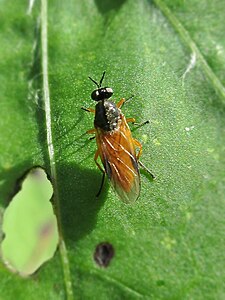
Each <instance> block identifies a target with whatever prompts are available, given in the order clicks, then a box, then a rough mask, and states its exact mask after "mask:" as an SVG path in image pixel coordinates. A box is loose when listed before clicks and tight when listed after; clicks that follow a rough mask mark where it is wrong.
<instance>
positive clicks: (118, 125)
mask: <svg viewBox="0 0 225 300" xmlns="http://www.w3.org/2000/svg"><path fill="white" fill-rule="evenodd" d="M104 76H105V72H103V75H102V78H101V80H100V82H99V83H97V82H96V81H95V80H93V79H92V78H91V77H89V79H90V80H91V81H92V82H94V83H95V84H96V86H97V89H95V90H94V91H93V92H92V94H91V98H92V100H94V101H96V102H97V104H96V106H95V109H92V108H84V107H82V109H83V110H85V111H88V112H91V113H94V114H95V119H94V127H95V128H94V129H90V130H88V131H87V133H89V134H95V136H94V137H93V138H96V143H97V151H96V153H95V156H94V160H95V163H96V165H97V166H98V168H99V169H100V170H101V172H102V173H103V177H102V183H101V187H100V190H99V192H98V194H97V196H99V194H100V192H101V190H102V187H103V184H104V179H105V174H107V176H108V178H109V180H110V182H111V184H112V186H113V187H114V189H115V191H116V192H117V194H118V195H119V197H120V198H121V199H122V201H123V202H125V203H132V202H134V201H135V200H136V199H137V198H138V196H139V194H140V172H139V165H140V166H141V167H143V168H144V169H145V170H146V171H147V172H148V173H149V174H151V176H152V177H154V176H153V175H152V173H151V172H150V171H149V170H148V169H147V168H146V167H145V166H144V165H143V164H142V163H141V162H140V160H139V158H140V156H141V153H142V145H141V143H140V142H139V141H137V140H136V139H134V138H133V137H132V134H131V131H130V128H129V126H128V123H129V122H132V123H134V122H135V119H134V118H126V117H125V116H124V115H123V113H122V112H121V107H122V106H123V104H124V103H125V101H126V100H125V98H122V99H121V100H120V101H119V102H118V103H117V104H115V103H114V102H112V101H110V100H109V98H110V97H111V96H112V95H113V90H112V88H110V87H102V81H103V79H104ZM145 123H148V122H145ZM91 139H92V138H91ZM137 149H139V150H138V151H137ZM99 156H100V158H101V162H102V164H103V167H104V168H102V166H101V165H100V164H99V163H98V161H97V159H98V157H99Z"/></svg>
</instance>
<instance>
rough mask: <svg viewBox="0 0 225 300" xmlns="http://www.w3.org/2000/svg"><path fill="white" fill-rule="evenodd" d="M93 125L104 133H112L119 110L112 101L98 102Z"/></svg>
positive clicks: (115, 126) (116, 123)
mask: <svg viewBox="0 0 225 300" xmlns="http://www.w3.org/2000/svg"><path fill="white" fill-rule="evenodd" d="M95 109H96V113H95V125H96V126H97V127H100V128H101V129H103V130H105V131H113V130H115V129H116V128H117V125H118V121H119V120H120V114H121V112H120V109H119V108H117V106H116V104H115V103H114V102H112V101H108V100H102V101H99V102H98V104H97V105H96V107H95Z"/></svg>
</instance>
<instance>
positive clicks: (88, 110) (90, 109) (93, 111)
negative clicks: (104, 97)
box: [81, 106, 95, 113]
mask: <svg viewBox="0 0 225 300" xmlns="http://www.w3.org/2000/svg"><path fill="white" fill-rule="evenodd" d="M81 109H83V110H85V111H87V112H91V113H95V109H93V108H85V107H83V106H82V107H81Z"/></svg>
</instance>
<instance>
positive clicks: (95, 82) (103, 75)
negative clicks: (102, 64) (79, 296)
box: [88, 71, 105, 88]
mask: <svg viewBox="0 0 225 300" xmlns="http://www.w3.org/2000/svg"><path fill="white" fill-rule="evenodd" d="M104 77H105V71H104V72H103V74H102V78H101V80H100V82H99V84H98V83H97V81H95V80H94V79H92V78H91V77H90V76H89V77H88V78H89V79H90V80H91V81H92V82H94V84H96V85H97V87H98V88H100V87H101V86H102V81H103V79H104Z"/></svg>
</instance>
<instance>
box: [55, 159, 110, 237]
mask: <svg viewBox="0 0 225 300" xmlns="http://www.w3.org/2000/svg"><path fill="white" fill-rule="evenodd" d="M57 175H58V182H61V183H63V185H61V186H59V197H60V211H61V219H62V220H61V222H62V227H63V234H64V237H65V239H70V240H72V241H73V242H74V241H76V240H78V239H80V238H82V237H83V236H85V235H86V234H88V233H89V232H91V231H92V229H93V228H94V226H95V223H96V216H97V214H98V211H99V210H100V208H101V206H102V205H103V204H104V200H105V198H106V193H107V185H106V184H104V187H103V190H102V192H101V194H100V196H99V197H98V198H96V194H97V192H98V190H99V187H100V183H101V173H99V172H97V171H91V170H87V169H81V168H80V167H79V166H78V165H76V164H66V163H65V164H62V163H61V164H59V165H58V169H57ZM105 183H106V182H105Z"/></svg>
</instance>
